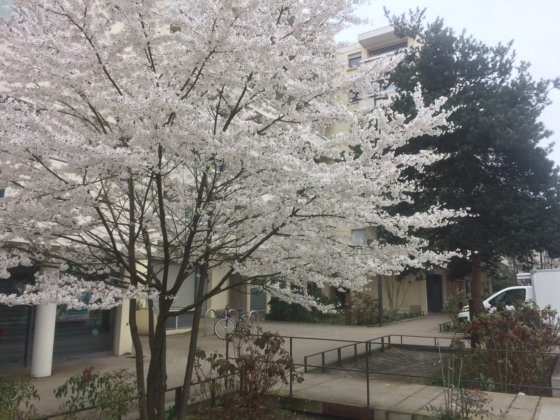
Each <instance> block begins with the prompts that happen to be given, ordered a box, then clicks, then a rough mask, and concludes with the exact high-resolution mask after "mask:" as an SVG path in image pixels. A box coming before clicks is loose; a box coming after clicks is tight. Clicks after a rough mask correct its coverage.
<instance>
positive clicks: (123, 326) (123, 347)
mask: <svg viewBox="0 0 560 420" xmlns="http://www.w3.org/2000/svg"><path fill="white" fill-rule="evenodd" d="M129 309H130V301H129V300H128V299H123V302H122V304H121V306H119V307H118V308H117V316H116V320H115V338H114V341H113V353H114V355H115V356H122V355H123V354H130V353H132V349H133V346H132V335H131V334H130V326H129V324H128V311H129ZM137 313H138V311H137Z"/></svg>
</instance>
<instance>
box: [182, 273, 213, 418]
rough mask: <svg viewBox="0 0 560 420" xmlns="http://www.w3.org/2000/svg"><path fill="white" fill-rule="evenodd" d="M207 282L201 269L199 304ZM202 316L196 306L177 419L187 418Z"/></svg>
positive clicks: (198, 292) (206, 274)
mask: <svg viewBox="0 0 560 420" xmlns="http://www.w3.org/2000/svg"><path fill="white" fill-rule="evenodd" d="M207 280H208V269H207V268H206V267H203V268H202V270H201V273H200V281H199V283H198V287H197V291H196V300H195V302H201V300H202V296H203V295H204V286H205V284H206V281H207ZM201 315H202V304H198V305H197V306H196V307H195V309H194V317H193V325H192V329H191V340H190V342H189V353H188V355H187V367H186V368H185V378H184V379H183V392H182V393H181V402H180V404H179V407H177V419H179V420H184V419H186V418H187V414H188V413H187V406H188V404H189V400H190V396H191V384H192V375H193V371H194V359H195V357H194V356H195V353H196V345H197V342H198V332H199V330H200V319H201V318H202V317H201Z"/></svg>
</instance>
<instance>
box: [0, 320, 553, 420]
mask: <svg viewBox="0 0 560 420" xmlns="http://www.w3.org/2000/svg"><path fill="white" fill-rule="evenodd" d="M447 320H448V317H447V316H446V315H428V316H424V317H421V318H417V319H411V320H405V321H401V322H396V323H391V324H388V325H385V326H383V327H357V326H340V325H317V324H298V323H284V322H264V323H262V324H261V326H262V327H263V329H264V330H267V331H272V332H278V333H280V335H283V336H288V337H293V338H292V339H291V341H292V349H293V357H294V362H295V363H296V364H298V365H300V366H301V365H303V363H304V356H308V355H310V354H313V353H319V352H322V351H326V350H329V349H333V348H336V347H339V346H341V345H343V344H351V346H350V347H348V349H347V350H345V351H347V352H349V353H352V352H353V351H354V350H353V344H352V342H357V343H356V345H357V346H362V345H363V342H364V341H366V340H370V339H372V338H376V337H381V336H387V335H393V336H395V337H394V338H393V339H398V338H396V336H399V335H406V336H416V337H415V338H407V340H412V342H411V343H416V344H429V345H432V343H433V338H429V339H427V338H422V337H438V339H437V340H442V341H448V340H450V338H451V335H450V334H448V333H440V332H439V323H441V322H445V321H447ZM310 338H318V339H321V340H311V339H310ZM189 340H190V335H189V334H182V335H176V336H170V337H168V344H167V348H168V356H167V362H168V387H173V386H177V385H180V384H181V383H182V378H183V375H184V367H185V364H186V354H187V349H188V343H189ZM340 340H349V341H350V342H349V343H344V342H342V341H340ZM289 342H290V340H289V339H288V340H287V343H286V344H287V345H289ZM198 347H199V348H201V349H204V350H205V351H207V352H208V351H218V352H220V353H225V342H224V341H223V340H220V339H218V338H217V337H215V336H214V335H213V322H210V320H209V322H207V324H206V328H205V329H203V331H202V332H201V334H200V337H199V341H198ZM144 348H145V349H146V350H145V351H146V353H149V352H148V350H147V340H144ZM359 348H360V349H361V347H359ZM364 350H365V347H364V348H363V350H360V352H363V351H364ZM345 354H346V353H344V352H343V353H342V357H345ZM336 356H337V354H336V352H331V353H329V356H327V360H326V361H325V362H326V363H329V362H332V361H333V359H329V358H332V357H336ZM148 359H149V357H148V355H146V357H145V364H146V366H147V362H148ZM308 363H310V364H315V365H317V364H319V363H320V356H315V358H310V359H309V360H308ZM90 366H93V367H95V368H96V370H99V371H109V370H114V369H123V368H124V369H130V370H131V371H134V358H133V357H131V356H129V357H126V356H125V357H110V356H107V357H98V358H89V359H80V360H68V361H63V362H61V361H59V362H55V364H54V370H53V375H52V376H51V377H49V378H41V379H35V380H34V381H33V382H34V384H35V386H36V387H37V388H38V390H39V393H40V395H41V400H40V402H39V403H38V404H36V406H37V408H38V410H39V412H40V413H52V412H54V411H55V410H56V408H57V404H58V403H57V401H56V400H55V399H54V396H53V391H52V390H53V389H54V388H56V387H57V386H59V385H60V384H62V383H63V382H64V381H65V380H66V379H67V378H68V377H69V376H71V375H74V374H77V373H81V372H82V371H83V370H84V369H85V368H87V367H90ZM2 374H3V375H21V376H25V375H28V371H27V369H17V370H13V371H10V372H2ZM304 378H305V380H304V382H303V383H302V384H297V385H294V388H293V391H294V396H295V397H298V398H301V399H308V400H315V401H331V402H337V403H343V404H351V405H355V406H358V407H365V406H366V402H367V394H366V381H365V375H359V374H348V373H333V372H332V371H331V372H328V371H327V373H307V374H305V375H304ZM279 392H280V394H281V395H287V393H288V389H287V388H286V389H282V390H280V391H279ZM442 392H443V390H442V388H439V387H431V386H426V385H419V384H410V383H398V382H393V381H388V380H386V379H382V378H371V379H370V401H371V406H372V407H374V408H375V409H376V410H380V411H379V413H378V415H377V416H376V417H375V418H376V419H379V418H382V419H385V418H387V419H390V420H396V419H402V420H405V419H412V418H413V417H412V416H413V415H417V416H420V415H423V414H426V406H427V405H439V404H441V403H442V402H443V395H442ZM488 395H489V398H490V400H491V403H490V404H489V406H490V407H492V408H493V409H494V414H495V417H497V418H504V419H523V420H524V419H539V420H549V419H550V420H553V419H560V399H553V398H546V397H532V396H521V395H519V396H516V395H511V394H499V393H489V394H488ZM168 399H169V400H170V401H172V399H173V395H172V393H169V395H168ZM382 413H386V416H385V417H380V416H382ZM391 413H392V414H391ZM397 414H398V415H399V416H400V415H403V416H404V417H398V416H397ZM389 415H391V416H390V417H389ZM396 416H397V417H396ZM416 418H420V417H416Z"/></svg>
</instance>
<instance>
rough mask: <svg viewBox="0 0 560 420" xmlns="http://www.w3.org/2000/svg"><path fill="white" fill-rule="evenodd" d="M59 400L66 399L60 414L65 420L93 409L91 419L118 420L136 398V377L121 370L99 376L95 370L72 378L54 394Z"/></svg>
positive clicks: (92, 369)
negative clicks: (62, 412)
mask: <svg viewBox="0 0 560 420" xmlns="http://www.w3.org/2000/svg"><path fill="white" fill-rule="evenodd" d="M54 394H55V397H56V398H57V399H61V398H66V397H68V398H67V400H66V401H65V402H64V403H63V404H62V405H61V407H60V410H61V411H65V412H67V414H65V418H68V419H74V418H77V415H78V413H81V412H83V411H86V410H89V409H91V416H90V417H91V418H99V416H101V417H102V418H103V419H108V420H109V419H111V420H113V419H114V420H118V419H121V418H123V417H124V416H125V415H126V414H127V413H128V411H129V407H130V405H131V404H133V403H134V402H135V400H136V398H137V389H136V382H135V377H134V375H133V374H132V373H131V372H129V371H127V370H125V369H120V370H116V371H114V372H106V373H98V372H95V371H94V368H93V367H90V368H87V369H85V370H84V371H83V372H82V373H81V374H78V375H74V376H72V377H70V378H69V379H68V380H67V381H66V382H65V383H64V384H62V385H61V386H59V387H58V388H56V389H55V390H54Z"/></svg>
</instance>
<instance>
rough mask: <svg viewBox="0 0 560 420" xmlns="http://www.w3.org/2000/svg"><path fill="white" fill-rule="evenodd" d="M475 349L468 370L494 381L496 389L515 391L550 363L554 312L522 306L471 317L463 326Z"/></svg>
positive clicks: (555, 324)
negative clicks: (475, 342) (474, 341)
mask: <svg viewBox="0 0 560 420" xmlns="http://www.w3.org/2000/svg"><path fill="white" fill-rule="evenodd" d="M465 328H466V331H467V332H468V333H470V334H477V336H478V337H479V339H480V341H479V343H480V344H479V347H478V348H476V349H474V350H473V352H472V353H471V354H470V355H469V356H468V364H469V367H470V370H478V372H472V373H474V374H475V375H476V376H477V377H478V376H479V375H480V374H482V375H484V377H486V378H492V379H493V380H495V382H496V388H497V390H501V391H506V392H507V391H510V392H518V391H521V390H525V391H528V390H527V389H524V385H532V384H534V383H535V381H536V380H537V379H539V378H540V377H541V376H542V375H543V373H544V371H545V370H546V367H547V366H548V364H549V362H550V355H548V354H546V353H548V352H549V351H550V350H551V347H552V345H554V344H555V342H556V339H557V335H558V323H557V322H556V311H554V310H552V309H551V308H550V307H547V308H545V309H543V310H540V309H539V308H538V307H537V306H536V305H534V304H522V305H519V306H516V307H515V309H513V310H503V311H497V312H495V313H492V314H483V315H481V316H479V317H477V318H475V319H474V320H473V321H472V322H471V323H470V324H469V325H467V326H466V327H465Z"/></svg>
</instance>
